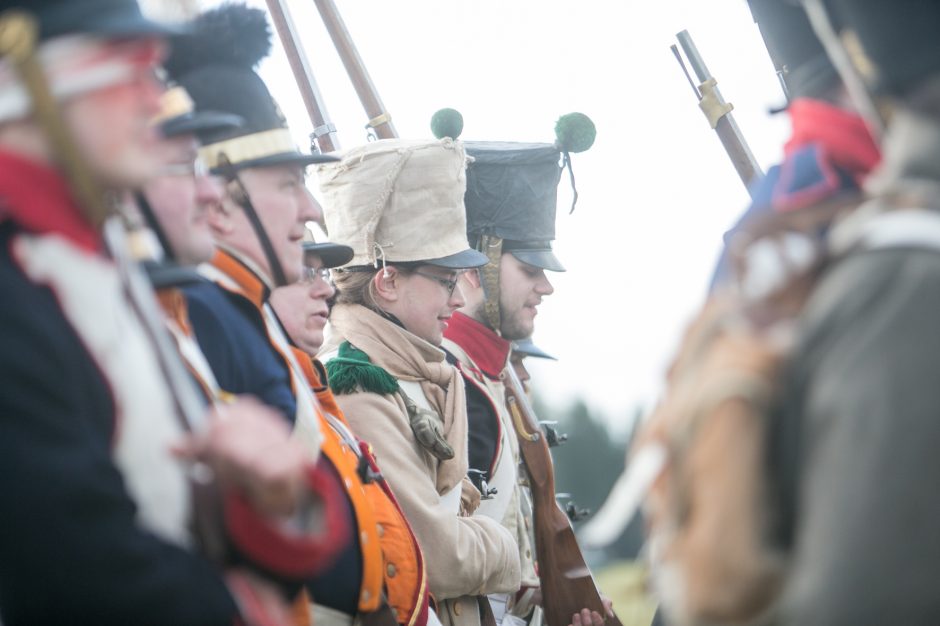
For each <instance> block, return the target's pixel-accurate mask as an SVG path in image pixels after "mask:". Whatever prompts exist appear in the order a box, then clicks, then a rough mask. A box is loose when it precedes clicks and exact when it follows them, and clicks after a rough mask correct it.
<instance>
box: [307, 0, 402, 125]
mask: <svg viewBox="0 0 940 626" xmlns="http://www.w3.org/2000/svg"><path fill="white" fill-rule="evenodd" d="M313 1H314V4H316V5H317V10H318V11H319V12H320V17H321V18H322V19H323V24H324V26H326V30H327V32H328V33H329V34H330V39H332V40H333V45H334V46H335V47H336V52H337V53H338V54H339V57H340V59H341V60H342V61H343V65H344V66H345V67H346V73H347V74H348V75H349V80H351V81H352V84H353V88H354V89H355V90H356V94H357V95H358V96H359V101H360V102H362V107H363V108H364V109H365V111H366V115H367V116H369V121H368V123H367V124H366V128H367V129H370V131H371V132H374V133H375V136H376V137H378V138H379V139H394V138H396V137H398V133H397V132H396V130H395V126H393V125H392V116H391V115H389V114H388V112H387V111H386V110H385V105H384V104H382V99H381V98H380V97H379V92H378V91H377V90H376V89H375V85H374V84H373V83H372V79H371V78H370V77H369V72H368V71H366V66H365V64H364V63H363V62H362V57H360V56H359V51H358V50H357V49H356V45H355V44H354V43H353V40H352V37H351V36H350V35H349V30H347V28H346V24H345V22H343V18H342V17H341V16H340V14H339V11H338V10H337V9H336V3H335V2H333V0H313Z"/></svg>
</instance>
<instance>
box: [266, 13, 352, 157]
mask: <svg viewBox="0 0 940 626" xmlns="http://www.w3.org/2000/svg"><path fill="white" fill-rule="evenodd" d="M266 1H267V4H268V12H269V13H270V14H271V20H272V21H273V22H274V27H275V28H276V29H277V35H278V39H280V40H281V45H283V46H284V52H286V53H287V60H288V61H289V62H290V68H291V71H292V72H293V73H294V80H295V81H296V82H297V88H298V89H300V95H301V97H302V98H303V100H304V106H305V107H306V108H307V115H308V116H310V123H311V124H313V132H312V133H311V134H310V146H311V150H312V151H316V152H323V153H325V152H335V151H336V150H339V141H338V140H337V138H336V125H335V124H333V123H332V122H330V121H329V119H330V116H329V113H327V112H326V103H324V101H323V96H322V95H321V94H320V88H319V87H318V86H317V81H316V79H315V78H314V76H313V69H312V68H311V67H310V59H309V58H308V57H307V54H306V53H305V52H304V49H303V45H302V44H301V41H300V37H299V36H298V34H297V27H296V25H295V24H294V20H293V19H292V18H291V15H290V9H289V8H288V7H287V2H286V0H266Z"/></svg>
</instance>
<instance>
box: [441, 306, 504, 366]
mask: <svg viewBox="0 0 940 626" xmlns="http://www.w3.org/2000/svg"><path fill="white" fill-rule="evenodd" d="M444 336H445V337H447V338H448V339H450V340H451V341H453V342H454V343H456V344H457V345H458V346H460V347H461V348H462V349H463V351H464V352H466V353H467V356H468V357H470V359H471V360H472V361H473V362H474V363H475V364H476V366H477V367H478V368H479V369H480V371H481V372H483V373H484V374H486V376H487V377H488V378H490V379H492V380H496V379H497V378H499V374H500V372H502V371H503V368H505V367H506V362H507V361H508V360H509V350H510V348H511V347H512V344H511V343H510V342H508V341H506V340H505V339H503V338H502V337H500V336H499V335H497V334H496V333H495V332H494V331H493V330H492V329H490V328H488V327H487V326H485V325H483V324H482V323H480V322H478V321H476V320H475V319H473V318H472V317H468V316H466V315H464V314H463V313H459V312H458V313H454V315H453V316H452V317H451V318H450V322H449V323H448V324H447V330H445V331H444Z"/></svg>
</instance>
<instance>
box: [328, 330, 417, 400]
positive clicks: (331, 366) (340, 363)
mask: <svg viewBox="0 0 940 626" xmlns="http://www.w3.org/2000/svg"><path fill="white" fill-rule="evenodd" d="M326 373H327V377H328V379H329V383H330V389H332V390H333V393H334V394H336V395H344V394H349V393H355V392H357V391H371V392H374V393H380V394H383V395H384V394H391V393H397V392H398V391H399V386H398V380H396V379H395V377H394V376H392V375H391V374H389V373H388V372H386V371H385V370H384V369H382V368H381V367H379V366H378V365H373V364H372V361H370V360H369V355H368V354H366V353H365V352H363V351H362V350H360V349H359V348H356V347H354V346H353V345H352V344H351V343H349V342H348V341H344V342H343V343H341V344H340V346H339V352H338V353H337V355H336V357H335V358H333V359H330V361H329V362H328V363H327V364H326Z"/></svg>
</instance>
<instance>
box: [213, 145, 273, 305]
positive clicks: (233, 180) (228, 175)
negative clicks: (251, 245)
mask: <svg viewBox="0 0 940 626" xmlns="http://www.w3.org/2000/svg"><path fill="white" fill-rule="evenodd" d="M219 167H220V169H221V170H222V175H223V176H224V177H225V179H226V180H227V181H228V183H229V184H230V185H231V186H228V185H227V187H228V191H229V193H231V195H232V199H233V200H235V202H236V203H237V204H238V205H239V206H241V207H242V209H243V210H244V211H245V215H246V216H247V217H248V221H249V222H250V223H251V227H252V229H253V230H254V231H255V236H256V237H257V238H258V242H259V243H260V244H261V249H262V251H264V256H265V258H267V260H268V265H269V266H270V268H271V278H272V279H273V280H274V286H275V287H284V286H286V285H288V284H289V283H288V282H287V276H286V275H285V274H284V268H283V267H281V262H280V260H279V259H278V258H277V253H276V252H275V251H274V246H273V245H272V244H271V239H270V237H268V232H267V231H266V230H265V229H264V224H262V223H261V218H260V217H259V216H258V212H257V211H256V210H255V206H254V205H253V204H252V203H251V198H250V197H249V196H248V190H247V189H245V185H244V184H243V183H242V181H241V179H240V178H239V177H238V170H236V169H235V166H234V165H232V162H231V161H229V159H228V156H227V155H225V154H221V155H219Z"/></svg>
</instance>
